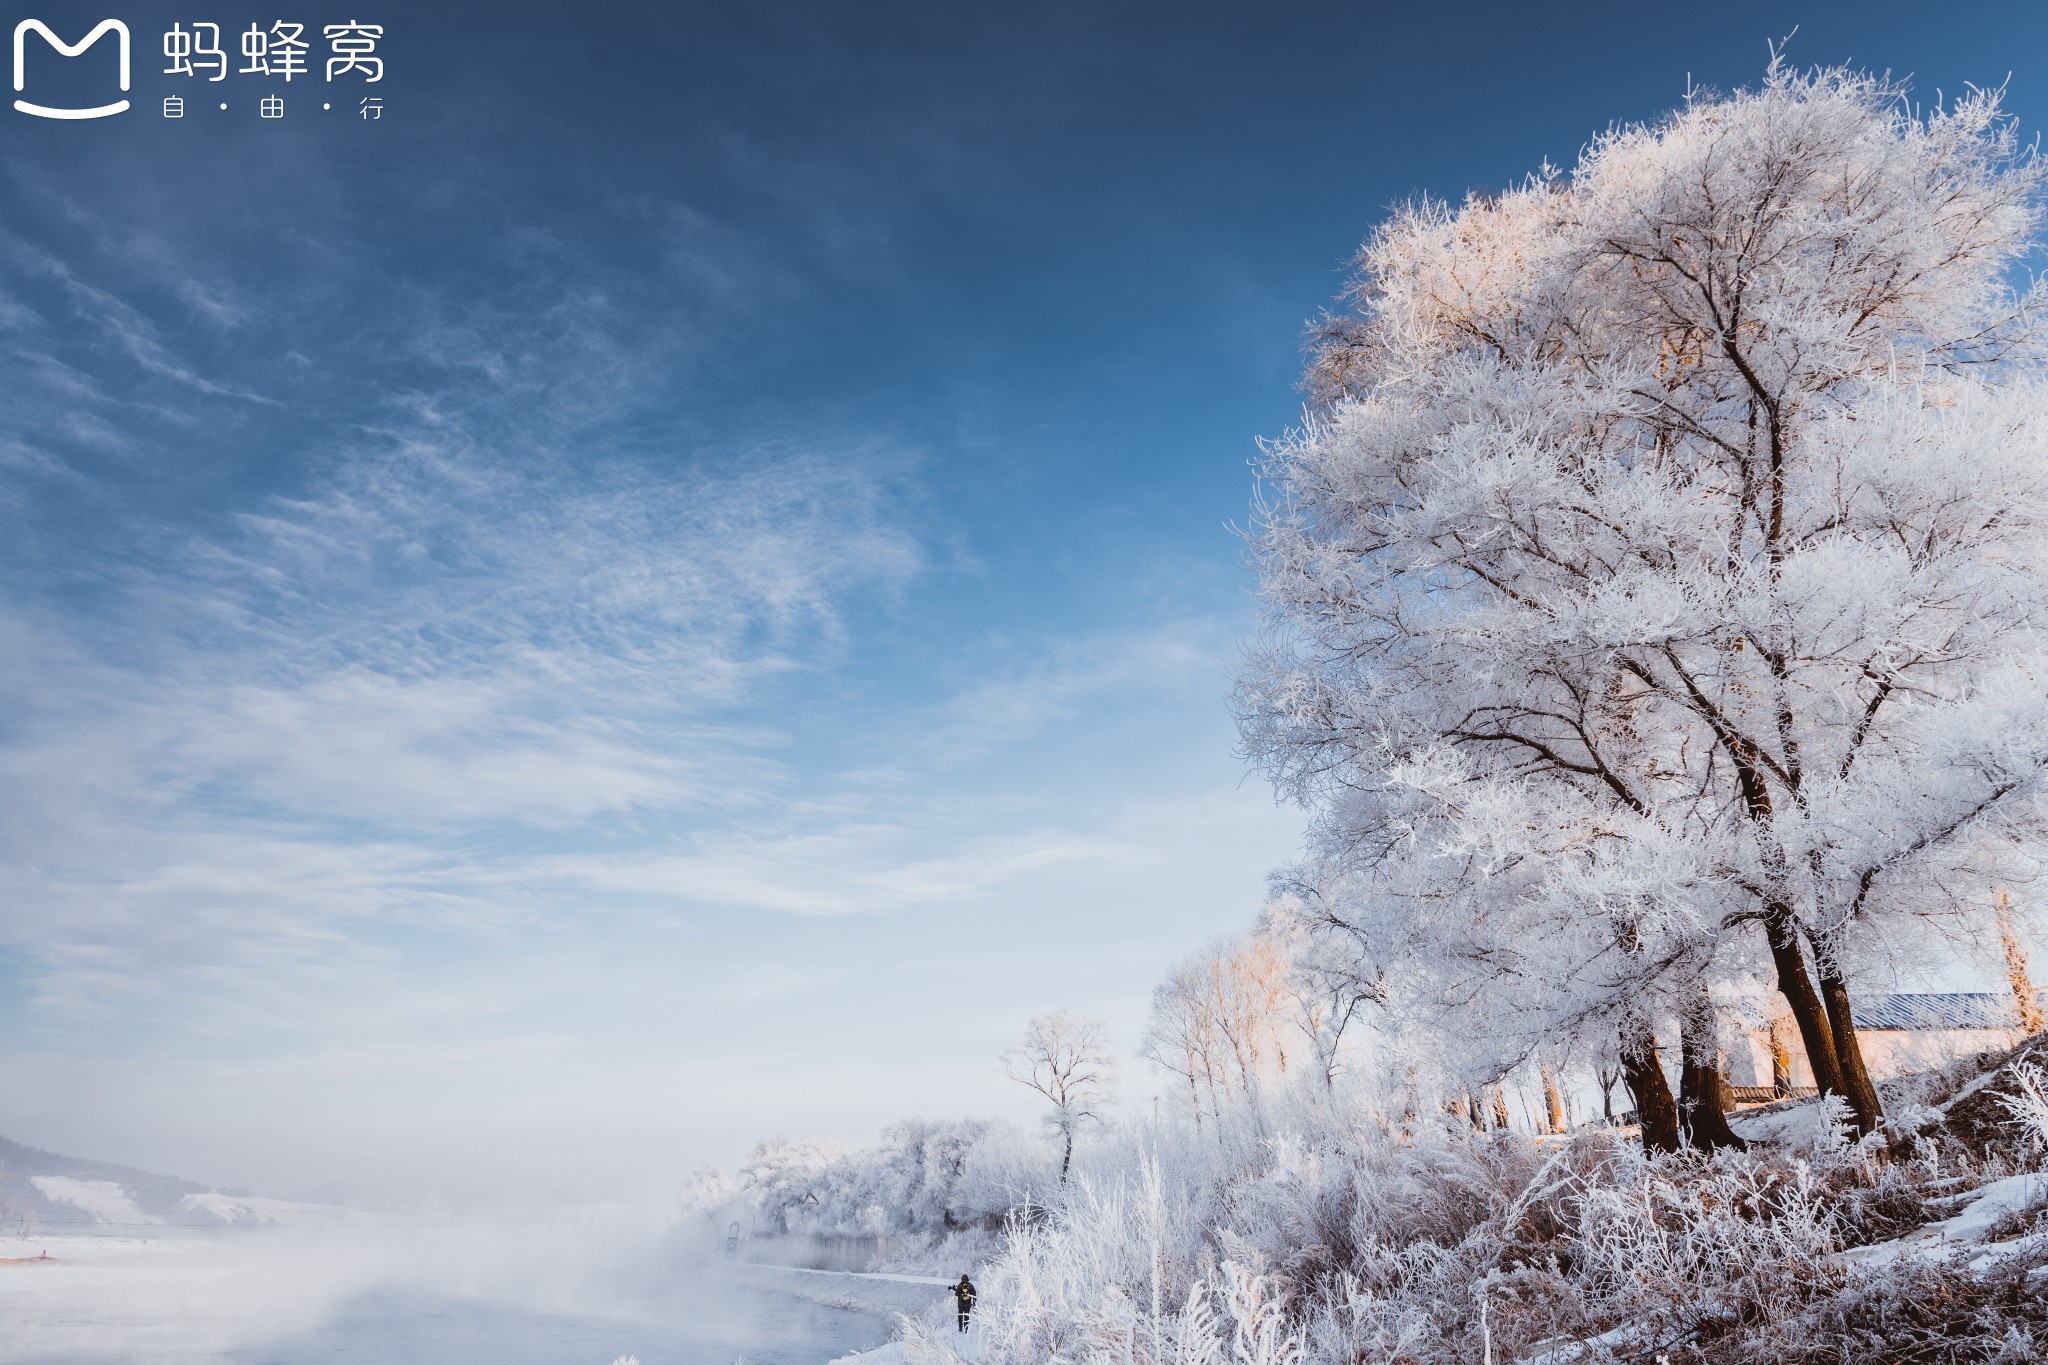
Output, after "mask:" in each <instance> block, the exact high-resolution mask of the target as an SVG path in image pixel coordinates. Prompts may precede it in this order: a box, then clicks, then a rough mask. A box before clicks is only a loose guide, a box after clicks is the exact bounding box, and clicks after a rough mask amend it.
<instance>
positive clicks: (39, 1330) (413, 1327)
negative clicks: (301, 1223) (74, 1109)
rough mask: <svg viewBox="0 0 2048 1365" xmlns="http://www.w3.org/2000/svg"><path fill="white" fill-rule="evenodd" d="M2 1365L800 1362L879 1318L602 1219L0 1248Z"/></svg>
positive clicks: (75, 1240) (246, 1232)
mask: <svg viewBox="0 0 2048 1365" xmlns="http://www.w3.org/2000/svg"><path fill="white" fill-rule="evenodd" d="M44 1253H47V1255H48V1256H49V1257H50V1258H51V1259H50V1260H49V1261H42V1260H33V1261H31V1262H30V1263H26V1264H0V1361H6V1362H10V1363H11V1362H24V1363H26V1362H45V1361H48V1362H65V1361H80V1362H83V1361H94V1362H101V1361H131V1360H132V1361H144V1360H146V1361H151V1362H158V1361H169V1362H200V1361H222V1362H255V1361H262V1362H265V1365H325V1363H326V1362H342V1361H362V1362H379V1363H380V1365H412V1362H419V1363H420V1365H427V1362H433V1365H464V1363H465V1362H471V1361H474V1362H478V1365H484V1363H486V1362H488V1365H522V1363H523V1362H528V1361H530V1362H533V1365H543V1362H545V1365H575V1363H576V1362H584V1361H588V1362H592V1365H611V1362H613V1361H615V1360H618V1359H620V1358H622V1357H629V1356H630V1357H632V1358H635V1359H637V1360H638V1361H639V1362H640V1365H663V1363H664V1362H673V1363H674V1365H712V1363H713V1362H717V1365H729V1363H730V1362H732V1361H734V1360H735V1359H737V1358H739V1357H741V1356H744V1357H745V1358H746V1359H747V1360H748V1361H750V1362H754V1365H781V1363H782V1362H789V1365H798V1362H802V1365H818V1363H819V1362H823V1361H827V1360H830V1359H833V1358H834V1357H836V1356H838V1355H841V1354H844V1353H845V1352H847V1351H850V1350H855V1349H859V1348H861V1347H864V1346H873V1345H877V1344H879V1343H880V1342H881V1341H882V1340H883V1339H884V1338H885V1337H886V1330H885V1328H884V1327H883V1325H882V1324H881V1323H879V1322H876V1321H874V1320H872V1319H867V1318H862V1317H858V1316H855V1315H853V1314H850V1313H844V1312H839V1311H837V1310H834V1309H828V1308H821V1307H816V1306H814V1305H811V1304H808V1303H804V1302H801V1301H798V1300H794V1299H787V1298H783V1297H781V1296H778V1295H775V1294H772V1293H769V1292H767V1291H763V1290H760V1289H757V1288H753V1287H751V1286H748V1285H745V1284H742V1283H740V1282H738V1281H737V1280H735V1279H733V1278H730V1276H729V1274H728V1272H726V1271H725V1270H724V1268H723V1267H722V1266H721V1265H719V1264H718V1263H716V1262H715V1261H711V1260H707V1259H704V1258H703V1257H701V1256H700V1255H698V1254H697V1251H696V1249H695V1248H692V1247H689V1246H686V1245H683V1244H681V1243H679V1242H678V1240H677V1239H676V1238H675V1237H674V1236H673V1234H672V1233H670V1232H669V1231H668V1230H667V1229H665V1228H663V1227H660V1226H658V1225H657V1224H656V1223H655V1222H654V1221H653V1220H651V1219H649V1218H647V1217H644V1216H640V1215H637V1214H630V1213H626V1212H623V1211H620V1210H616V1209H609V1210H583V1211H573V1212H563V1213H555V1214H548V1213H538V1212H525V1213H519V1212H506V1213H503V1214H501V1215H497V1216H477V1217H472V1218H466V1219H460V1220H456V1219H444V1218H440V1217H437V1216H435V1215H431V1214H422V1215H418V1216H415V1217H409V1218H401V1217H396V1216H391V1215H382V1216H374V1217H372V1216H362V1217H360V1218H358V1219H357V1220H355V1221H351V1222H349V1223H346V1224H338V1225H334V1226H326V1227H286V1228H265V1229H237V1230H231V1231H226V1232H219V1233H204V1232H182V1231H176V1230H173V1231H171V1232H170V1233H169V1234H168V1235H164V1236H151V1237H146V1238H143V1237H134V1238H130V1237H111V1236H78V1235H62V1236H54V1237H48V1238H41V1239H38V1238H35V1237H33V1236H31V1237H23V1236H19V1235H14V1236H8V1237H4V1238H0V1258H10V1259H12V1258H22V1257H27V1258H38V1257H40V1256H41V1255H42V1254H44Z"/></svg>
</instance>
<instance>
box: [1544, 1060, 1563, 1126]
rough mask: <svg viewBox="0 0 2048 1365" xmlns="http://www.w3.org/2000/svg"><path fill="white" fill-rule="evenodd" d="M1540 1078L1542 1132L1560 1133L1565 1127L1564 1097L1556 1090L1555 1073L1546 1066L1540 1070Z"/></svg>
mask: <svg viewBox="0 0 2048 1365" xmlns="http://www.w3.org/2000/svg"><path fill="white" fill-rule="evenodd" d="M1542 1076H1543V1128H1544V1131H1545V1132H1550V1133H1562V1132H1563V1131H1564V1127H1565V1117H1564V1096H1563V1094H1562V1093H1560V1092H1559V1090H1558V1088H1557V1073H1555V1072H1553V1071H1552V1070H1551V1069H1550V1068H1549V1067H1547V1066H1546V1067H1544V1068H1542Z"/></svg>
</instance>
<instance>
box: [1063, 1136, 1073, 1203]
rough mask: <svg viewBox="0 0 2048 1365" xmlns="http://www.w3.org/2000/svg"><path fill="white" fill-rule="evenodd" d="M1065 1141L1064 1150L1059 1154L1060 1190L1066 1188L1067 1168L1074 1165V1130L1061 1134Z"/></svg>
mask: <svg viewBox="0 0 2048 1365" xmlns="http://www.w3.org/2000/svg"><path fill="white" fill-rule="evenodd" d="M1061 1136H1062V1137H1064V1138H1065V1139H1066V1148H1065V1150H1063V1151H1062V1152H1061V1153H1060V1188H1061V1189H1065V1188H1066V1187H1067V1167H1069V1166H1071V1165H1073V1164H1074V1130H1073V1129H1071V1128H1069V1129H1067V1130H1066V1131H1065V1132H1063V1133H1062V1134H1061Z"/></svg>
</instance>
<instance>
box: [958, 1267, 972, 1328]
mask: <svg viewBox="0 0 2048 1365" xmlns="http://www.w3.org/2000/svg"><path fill="white" fill-rule="evenodd" d="M953 1301H954V1302H955V1303H957V1304H959V1305H960V1330H961V1331H963V1332H964V1331H966V1330H967V1315H968V1314H969V1313H972V1312H973V1311H974V1281H972V1280H970V1279H968V1278H967V1277H966V1276H965V1275H962V1276H961V1277H960V1283H958V1284H956V1285H954V1286H953Z"/></svg>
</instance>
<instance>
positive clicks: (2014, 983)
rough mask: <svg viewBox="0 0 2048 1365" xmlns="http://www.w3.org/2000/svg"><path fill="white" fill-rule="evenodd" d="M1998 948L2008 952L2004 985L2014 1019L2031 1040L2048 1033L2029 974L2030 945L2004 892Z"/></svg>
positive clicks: (2001, 894) (2046, 1018) (2000, 895)
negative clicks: (2007, 989)
mask: <svg viewBox="0 0 2048 1365" xmlns="http://www.w3.org/2000/svg"><path fill="white" fill-rule="evenodd" d="M1998 946H1999V947H2001V948H2003V949H2004V950H2005V981H2006V984H2007V985H2008V986H2010V987H2011V988H2012V1013H2013V1019H2014V1021H2015V1022H2017V1023H2018V1024H2019V1026H2020V1032H2021V1033H2023V1034H2026V1035H2027V1036H2028V1037H2032V1036H2033V1035H2034V1034H2036V1033H2039V1032H2041V1031H2042V1030H2043V1029H2048V1016H2044V1015H2043V1013H2042V1010H2041V996H2040V993H2039V992H2037V991H2036V990H2035V989H2034V978H2033V976H2032V975H2031V974H2030V973H2029V972H2028V971H2027V945H2026V943H2025V942H2024V941H2023V940H2022V939H2021V938H2020V930H2019V926H2018V925H2017V924H2015V923H2014V922H2013V915H2012V900H2011V898H2010V897H2008V896H2007V895H2006V894H2005V892H2003V891H2001V892H1999V893H1998Z"/></svg>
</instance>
